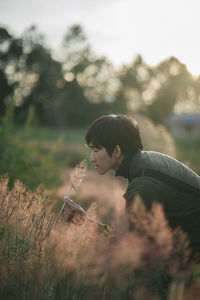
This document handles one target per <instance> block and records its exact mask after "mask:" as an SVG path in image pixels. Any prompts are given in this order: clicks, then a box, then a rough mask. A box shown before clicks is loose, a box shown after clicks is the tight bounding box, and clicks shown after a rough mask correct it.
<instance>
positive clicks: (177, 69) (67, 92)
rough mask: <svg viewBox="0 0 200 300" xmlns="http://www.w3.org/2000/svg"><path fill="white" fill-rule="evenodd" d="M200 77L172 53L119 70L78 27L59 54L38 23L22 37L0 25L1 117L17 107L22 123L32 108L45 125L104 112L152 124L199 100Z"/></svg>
mask: <svg viewBox="0 0 200 300" xmlns="http://www.w3.org/2000/svg"><path fill="white" fill-rule="evenodd" d="M199 91H200V76H199V77H194V76H193V75H192V74H191V73H190V72H189V71H188V70H187V67H186V66H185V65H184V64H183V63H181V62H180V61H179V60H178V59H177V58H176V57H170V58H167V59H165V60H164V61H162V62H160V63H159V64H158V65H156V66H153V67H152V66H149V65H148V64H147V63H146V62H145V61H144V60H143V58H142V57H141V56H140V55H138V56H137V57H135V58H134V59H133V61H132V62H131V63H130V64H127V65H123V66H121V67H119V68H118V69H116V68H114V66H113V65H112V64H111V62H109V60H108V59H107V58H106V57H100V56H98V55H96V54H95V53H94V51H93V49H92V47H91V45H90V44H89V42H88V39H87V37H86V35H85V33H84V30H83V28H82V26H81V25H79V24H75V25H72V26H71V27H69V28H68V30H67V32H66V34H65V35H64V37H63V42H62V48H61V50H60V53H59V55H58V54H57V55H56V54H53V53H52V51H51V49H50V48H49V47H48V45H47V44H46V42H45V37H44V36H43V35H42V34H41V33H40V32H39V31H38V29H37V27H36V26H34V25H33V26H31V27H29V28H28V29H26V30H25V31H24V32H23V33H22V35H21V36H20V37H16V36H14V35H13V34H11V33H10V32H9V31H8V29H6V28H5V27H0V118H1V117H3V116H4V115H5V111H6V107H7V106H9V105H10V104H11V103H13V104H14V106H15V121H16V122H17V123H18V124H23V123H24V122H25V120H26V119H27V115H28V114H29V111H30V110H34V112H35V122H36V123H37V124H38V125H45V126H59V127H65V126H84V125H87V124H88V123H89V122H90V121H91V120H93V119H94V118H95V117H98V116H99V115H102V114H105V113H111V112H113V113H115V112H118V113H128V112H132V111H139V112H140V113H143V114H145V115H147V116H148V117H150V118H151V119H152V120H153V121H154V122H155V123H163V122H165V119H166V117H167V116H168V115H169V114H170V113H171V112H173V110H174V108H176V109H177V110H178V109H179V107H180V106H182V107H185V108H186V109H187V107H190V109H191V107H193V108H194V109H195V107H198V106H199V104H200V96H199Z"/></svg>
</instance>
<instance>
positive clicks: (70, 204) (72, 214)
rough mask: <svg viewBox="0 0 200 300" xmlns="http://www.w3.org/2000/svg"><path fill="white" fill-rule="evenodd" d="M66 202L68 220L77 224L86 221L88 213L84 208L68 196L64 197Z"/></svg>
mask: <svg viewBox="0 0 200 300" xmlns="http://www.w3.org/2000/svg"><path fill="white" fill-rule="evenodd" d="M64 202H65V216H66V220H67V222H72V223H74V224H76V225H81V224H82V223H83V222H84V220H85V217H87V214H86V212H85V211H84V209H83V208H82V207H81V206H80V205H79V204H77V203H75V202H74V201H73V200H71V199H70V198H69V197H67V196H65V197H64Z"/></svg>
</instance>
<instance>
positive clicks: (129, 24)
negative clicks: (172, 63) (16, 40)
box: [0, 0, 200, 75]
mask: <svg viewBox="0 0 200 300" xmlns="http://www.w3.org/2000/svg"><path fill="white" fill-rule="evenodd" d="M199 14H200V0H56V1H55V0H0V25H3V26H7V27H8V28H9V29H10V30H11V32H13V33H14V34H15V35H19V34H21V33H22V32H23V30H24V29H26V28H27V27H29V26H30V25H32V24H36V25H37V26H38V28H39V31H40V32H41V33H44V34H45V35H46V36H47V42H48V44H49V45H50V46H51V47H53V48H54V49H57V47H58V46H59V45H60V44H61V40H62V37H63V35H64V33H65V32H66V30H67V28H68V27H69V26H71V25H73V24H75V23H76V24H77V23H78V24H81V25H82V26H83V28H84V30H85V32H86V35H87V37H88V39H89V41H90V44H91V46H92V48H93V49H94V50H95V52H96V53H97V54H99V55H105V56H107V57H108V58H109V60H110V61H111V62H113V63H114V65H115V66H119V65H121V64H123V63H130V62H131V61H132V60H133V59H134V57H135V56H136V55H137V54H141V55H142V56H143V58H144V60H145V61H146V62H147V63H148V64H150V65H155V64H157V63H158V62H160V61H161V60H163V59H165V58H168V57H169V56H172V55H173V56H176V57H177V58H178V59H179V60H180V61H181V62H183V63H185V64H186V65H187V67H188V69H189V71H190V72H192V73H193V74H194V75H200V17H199Z"/></svg>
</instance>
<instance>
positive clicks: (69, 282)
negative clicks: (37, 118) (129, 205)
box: [0, 119, 200, 300]
mask: <svg viewBox="0 0 200 300" xmlns="http://www.w3.org/2000/svg"><path fill="white" fill-rule="evenodd" d="M140 122H141V124H142V126H141V133H142V137H143V140H144V146H145V150H156V151H161V152H164V153H166V154H169V155H172V156H175V157H176V158H179V159H180V160H181V161H183V162H186V163H187V164H188V165H191V166H192V167H193V168H194V170H196V171H198V170H200V160H199V157H200V156H199V145H200V144H199V141H198V140H192V139H191V137H187V138H184V139H178V140H176V141H175V142H174V141H173V139H172V138H171V136H170V135H169V133H168V132H167V130H166V129H165V128H164V127H162V126H159V127H156V126H154V125H153V124H152V123H151V122H150V121H149V120H147V119H140ZM0 134H1V140H0V154H1V155H0V165H1V175H3V174H5V173H7V174H8V176H5V175H4V176H3V177H1V180H0V207H1V210H0V249H1V250H0V298H1V299H5V300H9V299H16V300H18V299H20V300H21V299H22V300H23V299H24V300H25V299H30V300H32V299H33V300H37V299H41V300H47V299H53V300H59V299H60V300H63V299H67V300H93V299H97V300H113V299H115V300H121V299H127V300H129V299H130V300H132V299H135V300H146V299H148V300H161V299H166V300H172V299H173V300H175V299H179V300H191V299H192V300H197V299H199V297H200V295H199V289H200V281H199V280H200V266H199V263H198V262H196V261H189V255H190V252H189V250H188V241H187V238H186V236H185V235H184V234H183V233H182V232H181V231H174V232H172V231H171V229H170V228H169V227H168V225H167V222H166V220H165V218H164V215H163V212H162V208H161V207H160V206H154V207H153V209H152V211H151V212H147V211H146V210H145V208H144V206H143V204H142V202H141V201H140V199H139V198H138V199H137V201H135V203H136V205H135V206H134V207H133V215H134V217H135V224H134V226H135V230H134V231H133V232H132V233H130V232H129V231H128V230H127V227H126V221H125V218H124V217H125V216H124V209H125V203H124V199H123V197H122V195H123V193H124V190H125V188H126V182H125V181H123V180H121V179H118V178H114V177H113V176H110V175H109V174H107V175H106V176H103V177H100V176H99V175H98V174H96V172H95V171H94V170H92V169H91V168H90V165H89V170H88V171H87V175H86V177H85V178H84V181H83V183H82V185H81V186H80V187H79V188H78V190H77V191H76V192H75V191H73V193H72V194H71V197H72V199H74V200H76V201H77V202H78V203H79V204H81V206H83V207H84V208H85V209H86V210H87V213H88V215H89V216H90V217H92V218H94V219H96V220H98V221H101V222H105V223H107V224H109V225H111V226H112V231H111V232H110V233H109V234H107V233H105V232H102V231H100V230H99V228H98V227H95V226H93V225H92V224H91V223H87V222H86V223H84V224H82V225H81V226H74V225H72V224H68V223H67V222H66V220H65V210H64V213H63V214H62V215H61V216H60V217H59V218H58V216H59V210H60V207H61V206H62V204H63V201H62V199H63V196H64V195H65V194H66V192H67V191H68V190H69V183H70V176H71V174H72V173H73V171H74V169H73V168H74V166H76V164H77V163H78V162H80V161H81V160H82V159H85V158H86V159H87V160H88V158H89V150H88V149H87V148H86V147H85V146H84V143H83V140H84V134H85V129H65V130H58V129H53V128H38V127H35V128H32V127H24V128H16V127H15V126H14V125H13V124H11V122H9V121H7V122H4V124H2V125H1V126H0ZM18 179H20V180H22V181H23V183H26V185H24V184H22V183H21V181H19V180H18ZM8 182H10V183H12V184H8ZM41 183H42V184H44V185H45V188H44V187H41V186H39V187H37V186H38V185H39V184H41ZM27 185H28V186H29V187H31V189H30V188H29V187H27ZM144 220H146V221H145V222H144Z"/></svg>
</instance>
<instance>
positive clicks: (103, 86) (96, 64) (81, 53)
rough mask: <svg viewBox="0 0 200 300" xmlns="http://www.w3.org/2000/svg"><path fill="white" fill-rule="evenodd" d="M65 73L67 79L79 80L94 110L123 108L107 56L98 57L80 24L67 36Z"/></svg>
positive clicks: (116, 79)
mask: <svg viewBox="0 0 200 300" xmlns="http://www.w3.org/2000/svg"><path fill="white" fill-rule="evenodd" d="M63 71H64V76H65V79H66V80H67V81H71V80H73V79H75V80H77V82H78V83H79V84H80V86H81V87H82V88H83V90H84V95H85V97H86V99H88V101H89V102H90V103H92V104H96V105H95V106H93V111H94V110H95V109H96V108H97V107H98V109H99V108H100V107H101V111H102V110H103V111H104V113H105V112H107V111H108V110H116V108H117V110H118V109H119V108H120V106H119V105H118V103H117V102H116V97H115V95H116V92H117V91H118V89H119V86H120V81H119V79H118V78H117V76H116V72H115V70H114V68H113V66H112V64H111V63H110V62H109V61H108V60H107V59H106V58H105V57H98V56H97V55H95V53H94V52H93V51H92V49H91V47H90V45H89V43H88V40H87V38H86V36H85V33H84V31H83V28H82V27H81V26H80V25H73V26H71V27H70V28H69V30H68V31H67V33H66V35H65V36H64V40H63ZM97 104H99V105H97Z"/></svg>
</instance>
